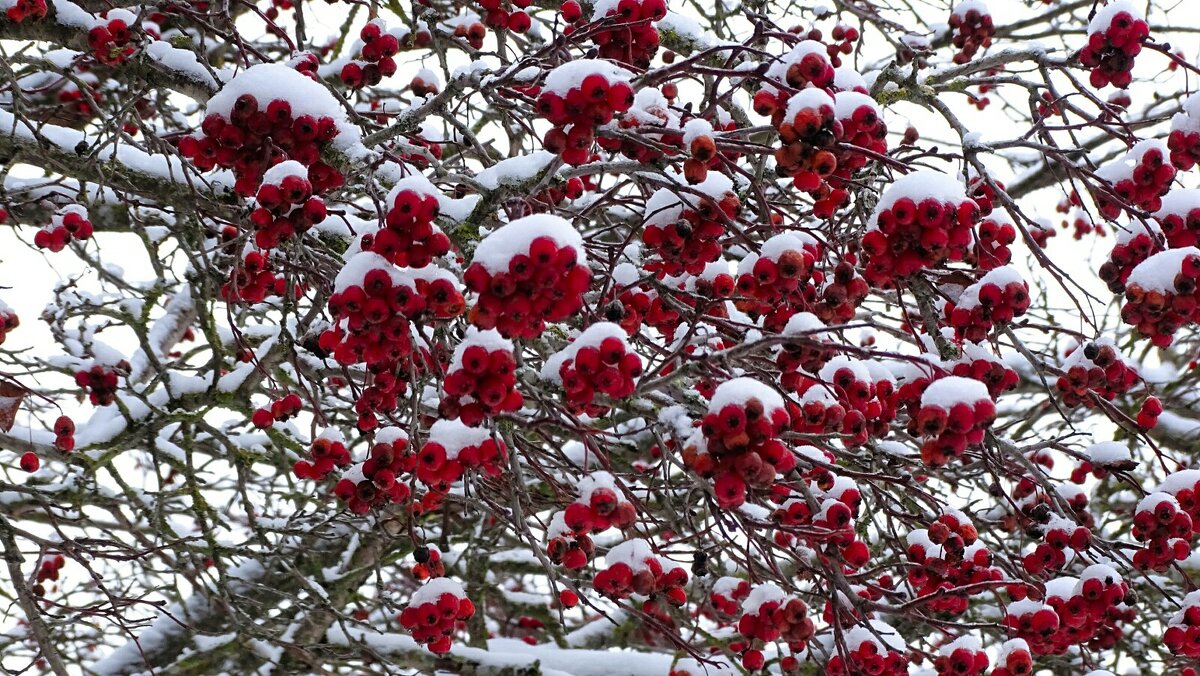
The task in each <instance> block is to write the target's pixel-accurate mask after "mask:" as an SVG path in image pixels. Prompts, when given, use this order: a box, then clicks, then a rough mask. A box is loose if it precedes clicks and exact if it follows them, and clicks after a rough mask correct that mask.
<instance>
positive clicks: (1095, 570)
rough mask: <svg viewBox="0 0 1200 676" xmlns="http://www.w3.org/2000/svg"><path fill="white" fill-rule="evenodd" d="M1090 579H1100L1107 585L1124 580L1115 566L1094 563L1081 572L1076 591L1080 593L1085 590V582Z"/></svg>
mask: <svg viewBox="0 0 1200 676" xmlns="http://www.w3.org/2000/svg"><path fill="white" fill-rule="evenodd" d="M1088 580H1100V581H1101V582H1103V583H1104V584H1106V585H1114V584H1120V583H1121V582H1123V581H1124V578H1122V577H1121V574H1120V573H1118V572H1117V570H1116V569H1115V568H1113V567H1112V566H1110V565H1108V564H1104V563H1094V564H1092V565H1090V566H1088V567H1087V568H1084V569H1083V572H1082V573H1080V574H1079V582H1078V584H1076V585H1075V589H1074V593H1075V594H1079V593H1080V592H1082V591H1083V583H1084V582H1086V581H1088Z"/></svg>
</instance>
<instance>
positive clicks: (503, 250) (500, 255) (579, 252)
mask: <svg viewBox="0 0 1200 676" xmlns="http://www.w3.org/2000/svg"><path fill="white" fill-rule="evenodd" d="M539 237H549V238H550V239H552V240H554V243H555V244H557V245H558V246H559V248H562V247H568V246H569V247H572V248H573V249H575V257H576V260H577V261H578V262H579V264H580V265H587V250H586V249H585V248H584V246H583V237H581V236H580V234H579V232H578V231H577V230H575V228H574V227H573V226H572V225H571V223H570V222H568V221H567V220H565V219H563V218H559V217H558V216H551V215H550V214H534V215H532V216H526V217H524V218H518V219H517V220H515V221H512V222H510V223H508V224H506V225H502V226H500V227H499V228H497V229H496V230H493V231H492V232H491V233H489V234H488V235H487V237H484V238H483V241H481V242H480V243H479V246H477V247H475V255H474V257H473V258H472V259H471V262H472V263H479V264H480V265H482V266H483V267H484V269H485V270H487V271H488V272H489V273H491V274H496V273H507V272H508V263H509V261H511V260H512V259H513V257H514V256H518V255H526V254H528V253H529V245H530V244H532V243H533V240H535V239H537V238H539Z"/></svg>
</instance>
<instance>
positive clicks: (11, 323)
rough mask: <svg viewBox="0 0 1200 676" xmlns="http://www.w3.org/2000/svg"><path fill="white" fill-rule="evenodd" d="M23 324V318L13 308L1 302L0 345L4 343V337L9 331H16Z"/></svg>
mask: <svg viewBox="0 0 1200 676" xmlns="http://www.w3.org/2000/svg"><path fill="white" fill-rule="evenodd" d="M20 325H21V318H20V317H18V316H17V313H16V312H15V311H13V309H12V308H10V307H8V306H7V305H5V304H4V303H3V302H0V345H3V344H4V339H5V337H6V336H8V334H9V332H11V331H15V330H16V329H17V327H18V326H20Z"/></svg>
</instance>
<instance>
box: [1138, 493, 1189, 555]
mask: <svg viewBox="0 0 1200 676" xmlns="http://www.w3.org/2000/svg"><path fill="white" fill-rule="evenodd" d="M1193 525H1194V524H1193V522H1192V517H1191V516H1190V515H1189V514H1188V512H1187V511H1184V510H1182V509H1180V505H1179V502H1178V501H1177V500H1176V499H1175V497H1174V496H1172V495H1171V494H1169V493H1165V492H1162V491H1159V492H1155V493H1151V494H1150V495H1147V496H1146V497H1145V498H1143V499H1142V501H1141V502H1139V503H1138V506H1137V511H1136V512H1135V513H1134V515H1133V537H1134V538H1135V539H1136V540H1138V541H1139V542H1144V543H1145V544H1144V545H1143V547H1142V549H1139V550H1137V551H1136V552H1134V555H1133V564H1134V566H1135V567H1136V568H1138V569H1139V570H1156V571H1163V570H1166V569H1167V568H1168V567H1170V566H1171V564H1173V563H1175V562H1176V561H1182V560H1183V559H1185V558H1187V556H1188V554H1190V553H1191V546H1190V545H1189V544H1188V539H1189V538H1191V536H1192V530H1193Z"/></svg>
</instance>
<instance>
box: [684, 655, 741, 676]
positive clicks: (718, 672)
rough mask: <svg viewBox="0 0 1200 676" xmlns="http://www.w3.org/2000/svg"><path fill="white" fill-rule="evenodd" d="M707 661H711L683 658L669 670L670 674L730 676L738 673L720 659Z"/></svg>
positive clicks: (714, 658)
mask: <svg viewBox="0 0 1200 676" xmlns="http://www.w3.org/2000/svg"><path fill="white" fill-rule="evenodd" d="M709 659H710V660H712V661H709V662H700V661H699V660H695V659H692V658H691V657H685V658H683V659H681V660H679V661H678V662H676V663H675V666H674V667H672V668H671V673H673V674H674V673H683V674H687V676H723V675H724V674H730V675H731V676H732V675H733V674H737V673H739V671H738V669H736V668H735V667H734V666H733V665H732V664H730V663H729V662H726V661H725V660H724V658H722V657H712V658H709Z"/></svg>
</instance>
